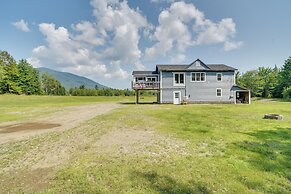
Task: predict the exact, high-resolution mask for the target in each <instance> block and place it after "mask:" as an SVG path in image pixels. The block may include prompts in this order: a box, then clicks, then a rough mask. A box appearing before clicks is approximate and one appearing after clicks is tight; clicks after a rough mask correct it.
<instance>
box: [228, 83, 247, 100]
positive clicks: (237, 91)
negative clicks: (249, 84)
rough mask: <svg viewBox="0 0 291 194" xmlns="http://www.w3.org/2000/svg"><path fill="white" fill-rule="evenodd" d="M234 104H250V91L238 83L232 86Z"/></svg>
mask: <svg viewBox="0 0 291 194" xmlns="http://www.w3.org/2000/svg"><path fill="white" fill-rule="evenodd" d="M231 90H232V91H233V92H234V103H235V104H251V91H250V90H248V89H246V88H243V87H241V86H238V85H234V86H232V88H231Z"/></svg>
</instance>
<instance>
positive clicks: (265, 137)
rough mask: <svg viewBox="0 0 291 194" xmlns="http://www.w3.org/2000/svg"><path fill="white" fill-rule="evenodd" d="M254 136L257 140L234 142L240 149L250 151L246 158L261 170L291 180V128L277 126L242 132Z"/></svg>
mask: <svg viewBox="0 0 291 194" xmlns="http://www.w3.org/2000/svg"><path fill="white" fill-rule="evenodd" d="M243 134H246V135H250V136H252V137H255V138H256V139H257V141H248V140H246V141H243V142H236V143H234V145H235V146H237V147H239V148H240V149H242V150H244V151H247V152H252V153H254V155H252V157H247V158H246V160H247V162H249V163H250V164H252V165H253V166H254V167H256V168H258V169H259V170H262V171H267V172H273V173H275V174H278V175H279V176H283V177H285V178H286V179H288V180H289V181H291V170H290V166H291V141H290V140H291V128H277V129H276V130H263V131H256V132H250V133H243Z"/></svg>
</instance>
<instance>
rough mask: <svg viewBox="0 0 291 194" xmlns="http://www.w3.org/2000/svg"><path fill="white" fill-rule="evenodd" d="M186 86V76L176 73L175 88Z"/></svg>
mask: <svg viewBox="0 0 291 194" xmlns="http://www.w3.org/2000/svg"><path fill="white" fill-rule="evenodd" d="M184 85H185V74H184V73H174V86H184Z"/></svg>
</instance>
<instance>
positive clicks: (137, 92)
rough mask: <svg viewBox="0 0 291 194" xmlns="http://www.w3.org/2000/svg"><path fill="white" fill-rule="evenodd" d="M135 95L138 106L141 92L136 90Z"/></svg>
mask: <svg viewBox="0 0 291 194" xmlns="http://www.w3.org/2000/svg"><path fill="white" fill-rule="evenodd" d="M135 95H136V104H138V103H139V90H135Z"/></svg>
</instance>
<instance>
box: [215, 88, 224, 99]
mask: <svg viewBox="0 0 291 194" xmlns="http://www.w3.org/2000/svg"><path fill="white" fill-rule="evenodd" d="M217 90H220V96H217ZM215 92H216V97H222V89H221V88H216V90H215Z"/></svg>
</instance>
